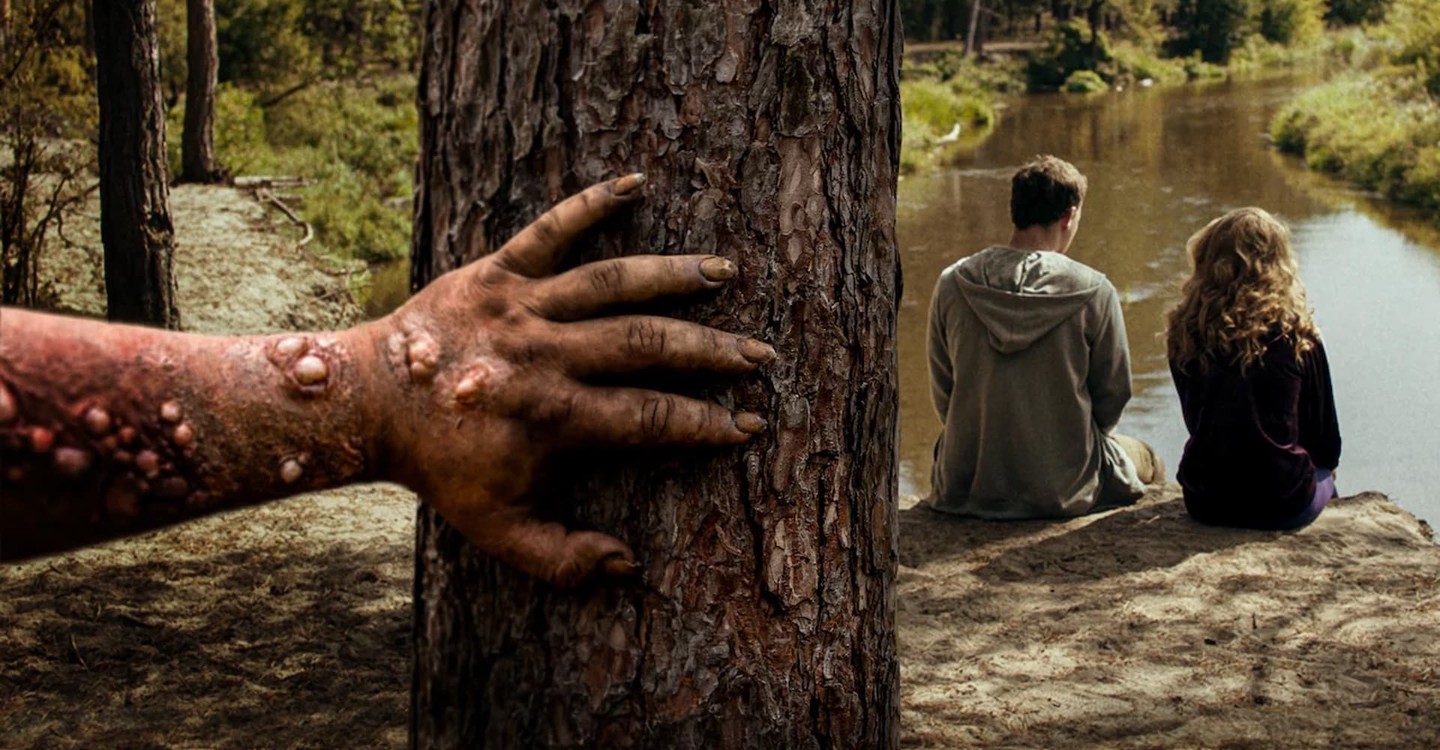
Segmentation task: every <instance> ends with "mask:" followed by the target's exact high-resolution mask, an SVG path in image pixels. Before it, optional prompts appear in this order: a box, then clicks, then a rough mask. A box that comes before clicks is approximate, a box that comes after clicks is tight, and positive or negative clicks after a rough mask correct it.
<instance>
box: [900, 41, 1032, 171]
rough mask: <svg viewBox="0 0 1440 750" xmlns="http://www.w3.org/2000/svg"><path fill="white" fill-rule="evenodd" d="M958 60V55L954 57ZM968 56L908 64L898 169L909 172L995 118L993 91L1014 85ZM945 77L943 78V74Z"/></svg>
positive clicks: (970, 139) (967, 140)
mask: <svg viewBox="0 0 1440 750" xmlns="http://www.w3.org/2000/svg"><path fill="white" fill-rule="evenodd" d="M957 60H958V57H957ZM979 71H980V68H979V67H977V66H975V64H974V63H973V62H971V61H965V60H959V61H958V62H957V61H956V60H951V61H949V62H947V63H944V64H941V65H939V66H936V65H933V64H932V65H927V66H924V67H918V66H917V67H909V66H907V67H906V69H905V70H904V71H903V73H904V76H903V80H902V81H901V82H900V109H901V114H902V116H903V120H902V122H901V127H900V134H901V137H900V172H901V173H902V174H913V173H915V172H919V171H923V170H925V169H928V168H929V167H931V166H933V165H934V164H935V163H936V162H938V161H942V160H944V159H945V158H947V157H948V156H949V154H950V152H952V151H953V150H955V149H957V148H963V147H965V146H968V145H972V144H973V143H975V142H977V140H978V139H980V138H983V137H984V135H985V134H986V133H987V132H989V129H990V128H991V127H992V126H993V125H994V124H995V121H996V120H997V119H998V112H997V109H996V106H995V92H996V91H997V90H998V89H1013V88H1015V87H1017V86H1018V83H1017V80H1016V78H1015V77H1014V75H1013V74H1010V73H1006V72H1005V71H1004V70H1003V69H992V70H991V71H990V72H987V73H980V72H979ZM947 73H948V74H949V75H950V76H951V77H949V78H945V77H944V76H945V75H946V74H947Z"/></svg>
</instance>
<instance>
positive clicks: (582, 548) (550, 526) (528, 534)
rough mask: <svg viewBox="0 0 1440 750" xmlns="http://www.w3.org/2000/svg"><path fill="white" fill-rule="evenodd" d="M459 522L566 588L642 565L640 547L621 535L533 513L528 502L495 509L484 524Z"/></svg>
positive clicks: (489, 548)
mask: <svg viewBox="0 0 1440 750" xmlns="http://www.w3.org/2000/svg"><path fill="white" fill-rule="evenodd" d="M457 528H460V531H461V532H462V533H465V534H466V536H467V537H468V538H469V539H470V541H471V542H473V543H474V544H475V546H477V547H479V548H480V549H481V550H484V551H485V552H486V553H487V554H489V555H492V556H494V557H495V558H496V559H498V560H500V561H501V562H504V563H506V564H508V565H511V566H513V567H515V568H518V569H519V570H521V571H523V572H525V573H528V574H530V575H532V576H535V577H536V578H539V579H541V580H544V581H547V582H549V583H550V584H552V585H555V586H559V587H562V588H568V587H571V586H576V585H579V584H580V583H582V582H584V581H586V580H588V579H590V578H592V577H594V576H597V575H603V576H609V577H627V576H632V575H634V574H635V573H637V572H638V571H639V566H637V565H636V564H635V553H633V552H631V550H630V547H629V546H627V545H626V544H625V543H624V542H622V541H620V540H619V539H616V538H615V537H613V536H610V535H609V534H602V533H600V532H598V531H570V530H569V529H567V528H565V526H564V525H562V524H559V523H554V522H549V521H540V520H538V519H535V518H532V517H530V516H529V515H527V514H526V511H525V510H524V509H523V508H518V507H517V508H511V509H509V510H507V511H503V512H501V513H498V514H495V515H493V516H491V517H490V518H488V519H487V521H486V523H485V524H484V526H483V527H477V528H475V529H466V528H464V527H463V526H461V527H457Z"/></svg>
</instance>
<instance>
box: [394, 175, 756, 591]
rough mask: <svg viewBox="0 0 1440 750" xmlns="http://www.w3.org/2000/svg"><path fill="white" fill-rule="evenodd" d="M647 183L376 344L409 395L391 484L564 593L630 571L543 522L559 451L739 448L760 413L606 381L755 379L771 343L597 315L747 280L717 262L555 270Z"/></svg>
mask: <svg viewBox="0 0 1440 750" xmlns="http://www.w3.org/2000/svg"><path fill="white" fill-rule="evenodd" d="M643 184H644V177H643V175H630V176H626V177H622V178H620V179H617V180H612V181H610V182H606V183H601V184H599V185H595V186H593V187H591V188H589V189H587V190H585V191H584V192H582V193H579V194H578V195H575V196H573V197H571V198H569V199H567V200H566V201H564V202H563V203H561V204H559V205H557V206H555V207H554V208H553V209H551V210H550V211H549V212H548V213H546V214H545V215H543V216H541V217H540V218H539V219H538V220H536V221H535V222H534V223H532V224H531V225H530V226H528V227H526V228H525V229H524V230H523V231H521V232H520V233H519V234H517V235H516V236H515V237H514V238H512V239H511V240H510V241H509V242H508V243H506V244H505V246H504V247H502V248H501V249H500V250H499V251H498V252H496V253H494V254H492V255H489V256H487V257H485V258H482V259H481V260H479V261H476V262H474V263H472V264H470V265H468V266H466V267H464V268H461V269H458V270H456V271H452V272H451V273H448V274H446V275H444V276H442V277H440V278H438V279H436V280H435V281H434V282H433V283H432V284H430V285H429V286H428V287H426V288H425V289H424V290H422V291H421V292H419V293H418V294H416V296H415V297H414V298H413V299H412V300H410V301H409V302H408V303H407V304H405V305H404V306H403V307H401V308H400V309H399V310H397V311H395V312H394V313H393V314H392V315H390V316H389V317H388V318H387V319H385V320H383V321H380V325H379V326H378V329H377V333H378V334H379V335H383V336H384V337H385V341H384V342H383V344H381V346H380V348H381V349H382V350H383V351H385V352H388V357H389V360H390V365H391V367H392V368H393V369H394V375H395V377H394V379H393V380H394V382H395V383H396V386H397V388H398V389H399V392H398V393H395V394H387V395H386V396H385V397H384V400H385V403H388V404H391V405H392V408H391V409H389V411H388V413H386V414H385V419H384V420H383V421H382V424H385V425H387V426H388V434H387V435H386V436H385V437H384V439H383V443H382V444H383V450H384V456H385V461H386V464H387V470H386V473H387V474H389V475H390V478H391V479H394V480H396V481H399V482H401V483H403V484H405V485H407V486H409V487H411V488H412V489H414V490H415V491H416V492H418V493H419V494H420V496H421V497H422V499H424V501H425V502H427V503H429V504H431V505H432V506H433V507H434V508H435V509H436V510H437V511H439V513H440V514H441V515H442V516H443V517H444V518H445V519H446V520H447V521H449V522H450V523H451V524H453V525H454V526H455V527H456V528H458V529H459V530H460V531H461V532H462V533H463V534H465V536H466V537H467V538H469V539H470V540H471V541H472V542H473V543H474V544H475V545H476V546H478V547H479V548H480V549H482V550H484V551H485V552H487V553H489V554H492V555H494V556H495V557H497V558H499V559H501V560H504V561H506V562H508V563H510V564H512V565H514V566H516V567H518V568H520V569H521V570H524V571H526V572H528V573H531V574H533V575H535V576H538V577H540V578H542V579H545V580H548V581H550V582H552V583H555V584H557V585H573V584H575V583H577V582H579V581H581V580H584V579H585V578H588V577H589V576H590V575H592V574H594V573H597V572H604V573H606V574H611V575H624V574H627V573H630V572H633V570H634V567H635V564H634V556H633V554H632V552H631V551H630V548H629V547H627V546H626V545H625V544H624V543H623V542H621V541H620V540H618V539H616V538H614V537H612V536H608V535H606V534H601V533H598V532H594V531H570V530H568V529H566V528H565V527H564V526H562V525H560V524H558V523H548V522H542V521H540V520H537V519H536V518H534V517H532V515H531V512H530V511H531V509H530V505H529V493H530V491H531V488H532V486H533V485H534V483H535V477H536V473H537V471H538V470H539V469H540V467H541V464H542V462H543V460H544V459H545V458H546V456H547V455H548V454H549V453H551V452H552V451H554V450H555V449H557V448H566V447H575V446H580V445H600V444H605V445H637V446H638V445H734V444H739V443H743V442H745V441H746V440H748V439H749V438H750V436H751V435H753V434H754V433H757V432H759V431H761V430H762V429H764V427H765V421H764V420H763V419H762V418H761V417H760V416H759V415H757V414H751V413H732V412H731V411H730V410H729V409H726V408H725V407H722V406H720V405H718V404H714V403H710V402H707V401H699V400H695V399H691V398H686V397H683V396H679V395H675V394H670V393H663V392H658V391H651V390H643V389H637V388H626V387H617V386H613V385H606V386H599V385H592V384H590V383H592V382H593V381H594V380H595V379H605V380H607V381H609V380H613V378H614V377H615V376H624V375H627V374H631V373H636V372H641V371H647V370H656V369H668V370H682V371H710V372H721V373H744V372H749V371H751V370H754V369H755V368H756V367H758V366H759V365H761V364H764V363H766V362H769V361H770V360H772V359H774V357H775V351H774V349H772V348H771V347H770V346H769V345H767V344H764V343H761V342H759V341H756V340H754V339H749V338H745V337H741V336H736V335H733V334H730V333H726V332H724V331H720V330H716V329H714V328H709V327H706V326H702V325H699V324H696V323H689V322H685V321H680V320H675V319H672V318H666V317H656V316H646V315H620V316H613V317H599V316H600V314H601V313H603V312H604V311H606V310H607V309H610V308H612V307H613V306H616V305H622V304H631V303H638V302H644V301H647V300H651V299H654V298H657V297H662V296H670V295H678V294H687V293H693V292H699V291H704V290H711V289H716V288H719V287H720V286H722V285H723V284H724V283H725V282H726V281H727V280H729V279H730V278H732V277H733V276H734V275H735V266H734V265H733V264H732V263H730V261H728V260H725V259H723V258H719V257H715V256H711V255H681V256H658V255H639V256H630V257H624V258H618V259H614V260H606V261H601V262H598V263H591V264H588V265H584V266H580V267H579V268H576V269H574V270H571V271H566V272H563V273H560V274H558V275H556V274H554V271H555V267H556V265H557V264H558V263H559V261H560V260H561V258H562V256H563V255H564V253H565V251H566V250H567V249H568V248H569V247H570V245H571V244H573V242H574V241H575V239H576V238H577V237H579V236H580V235H581V234H583V233H584V232H585V231H586V230H588V229H589V228H590V227H592V226H593V225H594V224H596V223H597V222H599V221H600V220H602V219H604V218H605V217H607V216H609V215H611V214H613V213H615V212H616V211H619V210H620V209H622V208H625V207H627V206H629V205H631V204H632V203H634V202H636V201H638V200H639V198H640V193H641V190H640V188H641V187H642V186H643Z"/></svg>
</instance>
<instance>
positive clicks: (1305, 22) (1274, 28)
mask: <svg viewBox="0 0 1440 750" xmlns="http://www.w3.org/2000/svg"><path fill="white" fill-rule="evenodd" d="M1254 2H1255V3H1256V4H1257V6H1258V7H1257V9H1256V12H1255V20H1256V22H1257V25H1256V28H1257V30H1258V31H1259V32H1260V35H1261V36H1262V37H1264V38H1265V39H1266V40H1268V41H1271V42H1275V43H1277V44H1286V45H1298V44H1308V43H1311V42H1314V41H1315V40H1316V39H1318V38H1319V37H1320V32H1321V31H1323V30H1324V28H1325V21H1324V18H1325V0H1254Z"/></svg>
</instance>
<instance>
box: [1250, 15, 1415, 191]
mask: <svg viewBox="0 0 1440 750" xmlns="http://www.w3.org/2000/svg"><path fill="white" fill-rule="evenodd" d="M1433 3H1434V0H1394V3H1393V4H1392V5H1391V6H1390V10H1389V13H1388V15H1387V17H1386V21H1385V23H1384V24H1381V25H1378V26H1375V27H1371V28H1369V29H1367V30H1365V31H1364V32H1350V33H1348V34H1346V35H1345V36H1344V37H1342V38H1341V39H1340V40H1339V41H1338V42H1337V43H1336V44H1335V45H1334V46H1333V49H1334V53H1335V54H1334V58H1335V59H1337V60H1340V61H1343V62H1345V63H1347V64H1349V65H1351V66H1352V67H1353V68H1354V69H1353V70H1352V71H1351V72H1350V73H1349V74H1348V75H1344V76H1341V77H1339V78H1337V79H1335V80H1333V81H1331V82H1329V83H1327V84H1324V85H1322V86H1320V87H1317V88H1315V89H1312V90H1310V91H1308V92H1306V93H1304V94H1302V95H1301V96H1299V97H1297V98H1296V99H1295V100H1293V101H1291V102H1290V103H1288V104H1287V105H1286V106H1285V107H1284V108H1283V109H1282V110H1281V111H1280V112H1279V113H1278V114H1277V115H1276V116H1275V118H1274V119H1273V120H1272V121H1271V124H1270V136H1271V138H1272V139H1273V140H1274V142H1275V143H1276V145H1277V146H1279V147H1280V148H1281V149H1282V150H1285V151H1290V152H1293V153H1296V154H1300V155H1302V156H1303V157H1304V158H1305V162H1306V164H1308V165H1310V166H1311V167H1312V168H1314V169H1319V170H1323V171H1326V172H1331V173H1334V174H1336V175H1339V176H1341V177H1343V178H1345V179H1347V180H1350V181H1352V182H1354V183H1355V184H1357V185H1359V186H1361V187H1363V188H1365V189H1367V190H1374V191H1376V192H1378V193H1381V194H1383V195H1385V196H1387V197H1389V198H1391V199H1394V200H1396V201H1400V202H1403V203H1410V204H1415V205H1419V206H1423V207H1426V208H1429V209H1435V210H1440V14H1437V13H1435V8H1434V4H1433Z"/></svg>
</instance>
